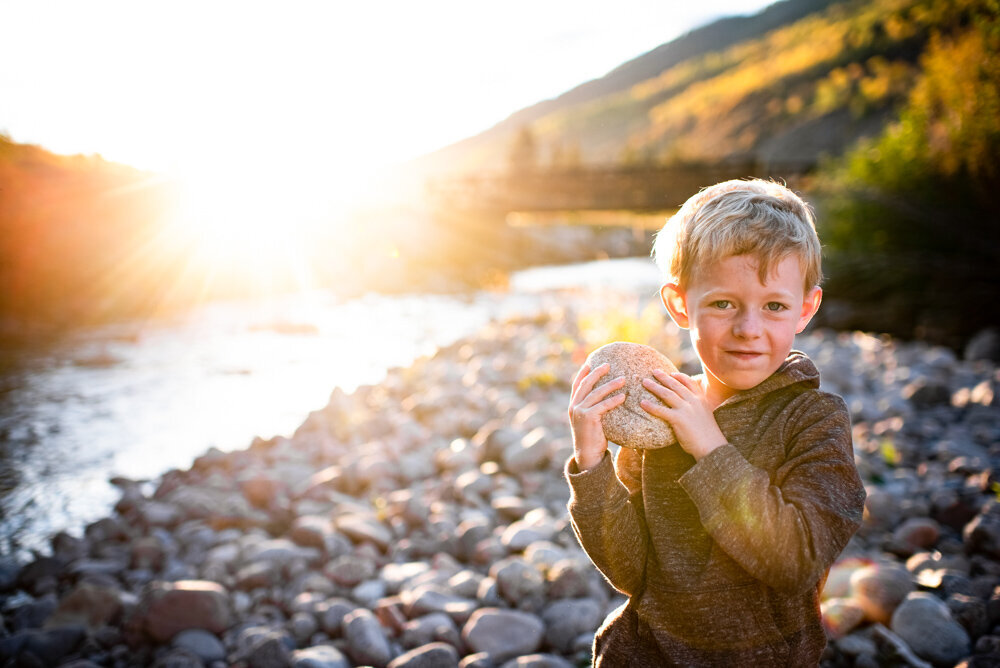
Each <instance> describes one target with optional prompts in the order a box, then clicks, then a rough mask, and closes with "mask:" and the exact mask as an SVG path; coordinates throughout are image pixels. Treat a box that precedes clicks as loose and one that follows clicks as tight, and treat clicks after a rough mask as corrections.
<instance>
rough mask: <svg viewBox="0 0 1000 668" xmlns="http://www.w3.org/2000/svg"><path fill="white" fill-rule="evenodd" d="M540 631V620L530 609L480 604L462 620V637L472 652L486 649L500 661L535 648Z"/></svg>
mask: <svg viewBox="0 0 1000 668" xmlns="http://www.w3.org/2000/svg"><path fill="white" fill-rule="evenodd" d="M544 633H545V624H544V622H542V620H540V619H539V618H538V617H536V616H535V615H532V614H530V613H527V612H521V611H519V610H503V609H500V608H481V609H479V610H476V611H475V612H474V613H472V617H470V618H469V621H467V622H466V623H465V626H464V627H463V628H462V639H463V640H464V641H465V643H466V645H467V646H468V647H469V649H471V650H472V652H474V653H475V652H486V653H488V654H489V655H490V658H491V659H492V660H494V661H496V662H501V661H506V660H507V659H510V658H513V657H516V656H522V655H524V654H531V653H532V652H534V651H536V650H537V649H538V648H539V647H541V644H542V638H543V636H544Z"/></svg>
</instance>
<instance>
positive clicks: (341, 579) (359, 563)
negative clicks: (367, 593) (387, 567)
mask: <svg viewBox="0 0 1000 668" xmlns="http://www.w3.org/2000/svg"><path fill="white" fill-rule="evenodd" d="M376 572H377V567H376V565H375V561H374V560H373V559H369V558H366V557H363V556H358V555H347V554H345V555H344V556H342V557H337V558H336V559H334V560H333V561H331V562H330V563H328V564H327V565H326V566H324V567H323V574H324V575H326V576H327V577H328V578H330V579H331V580H332V581H333V582H335V583H337V584H339V585H341V586H343V587H355V586H357V585H359V584H361V583H362V582H364V581H365V580H369V579H371V578H372V577H374V576H375V573H376Z"/></svg>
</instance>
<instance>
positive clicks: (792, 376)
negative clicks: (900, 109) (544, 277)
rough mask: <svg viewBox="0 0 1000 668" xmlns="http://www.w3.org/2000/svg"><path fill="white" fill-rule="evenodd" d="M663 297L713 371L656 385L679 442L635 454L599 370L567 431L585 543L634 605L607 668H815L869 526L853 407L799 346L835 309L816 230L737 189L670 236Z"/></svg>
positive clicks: (612, 622)
mask: <svg viewBox="0 0 1000 668" xmlns="http://www.w3.org/2000/svg"><path fill="white" fill-rule="evenodd" d="M654 255H655V257H656V261H657V264H658V265H659V266H660V268H661V270H662V271H663V273H664V275H665V277H666V284H665V285H664V286H663V287H662V289H661V291H660V294H661V297H662V299H663V303H664V305H665V306H666V309H667V311H668V312H669V313H670V316H671V318H673V320H674V321H675V322H676V323H677V324H678V325H679V326H680V327H682V328H685V329H688V330H690V334H691V341H692V343H693V344H694V348H695V350H696V352H697V354H698V357H699V359H700V360H701V364H702V369H703V371H704V373H702V374H699V375H697V376H694V377H690V376H686V375H684V374H682V373H674V374H670V375H668V374H666V373H663V372H662V371H657V372H654V374H653V377H652V378H649V379H646V380H644V381H643V384H644V386H645V387H646V389H648V390H649V391H650V392H651V393H652V394H653V395H655V396H656V397H657V398H658V399H659V400H660V401H659V402H651V401H645V402H643V403H642V407H643V409H644V410H645V411H646V412H648V413H649V414H650V415H653V416H655V417H656V418H659V419H662V420H666V421H667V422H668V423H669V424H670V426H671V427H672V428H673V430H674V433H675V435H676V436H677V441H678V444H679V445H677V444H675V445H670V446H667V447H663V448H659V449H652V450H631V449H627V448H622V449H621V450H620V452H619V455H618V457H617V459H616V461H615V462H614V464H613V465H612V460H611V457H610V456H609V455H608V454H607V449H608V441H607V438H606V437H605V435H604V431H603V429H602V427H601V416H602V415H603V414H604V413H605V412H607V411H609V410H611V409H612V408H614V407H615V406H617V405H619V404H620V403H622V401H624V398H625V395H624V393H620V394H616V395H614V396H610V395H611V393H612V392H614V391H615V390H617V389H620V388H621V387H622V386H623V384H624V379H622V378H619V379H615V380H612V381H610V382H607V383H605V384H604V385H601V386H600V387H596V389H595V386H596V384H597V382H598V380H599V379H600V378H601V377H602V376H604V375H605V374H606V373H607V372H608V367H607V365H601V366H600V367H598V368H596V369H590V368H588V367H587V366H584V367H583V368H582V369H580V372H579V374H578V375H577V377H576V379H575V381H574V383H573V391H572V398H571V399H570V407H569V417H570V422H571V426H572V430H573V446H574V456H573V458H572V459H570V460H569V462H568V464H567V468H566V477H567V479H568V480H569V484H570V488H571V498H570V502H569V510H570V516H571V519H572V522H573V528H574V530H575V531H576V535H577V538H578V539H579V541H580V543H581V545H582V546H583V547H584V549H585V550H586V551H587V554H588V555H589V556H590V558H591V560H593V562H594V564H595V565H596V566H597V568H598V569H600V571H601V573H603V574H604V576H605V577H606V578H607V579H608V581H609V582H610V583H611V584H612V586H614V587H615V588H616V589H617V590H619V591H621V592H622V593H624V594H626V595H627V596H628V602H627V603H626V604H625V605H624V606H622V607H621V608H619V609H618V610H616V611H614V612H613V613H612V614H611V615H609V617H608V618H607V619H606V620H605V622H604V625H603V626H602V627H601V628H600V630H598V632H597V636H596V638H595V640H594V665H596V666H629V667H643V666H706V665H712V666H715V665H725V666H810V665H812V666H815V665H817V664H818V662H819V658H820V655H821V653H822V651H823V648H824V646H825V644H826V637H825V634H824V632H823V628H822V625H821V618H820V611H819V593H820V590H821V588H822V581H823V579H824V578H825V574H826V572H827V570H828V569H829V567H830V565H831V564H832V563H833V561H834V559H835V558H836V557H837V555H838V554H839V553H840V551H841V550H842V549H843V548H844V546H845V545H846V544H847V541H848V540H849V539H850V537H851V535H852V534H853V533H854V531H855V530H856V529H857V527H858V525H859V524H860V522H861V512H862V506H863V504H864V498H865V493H864V488H863V487H862V484H861V480H860V479H859V477H858V473H857V469H856V468H855V466H854V457H853V448H852V444H851V421H850V417H849V415H848V412H847V407H846V405H845V404H844V402H843V400H842V399H841V398H840V397H838V396H836V395H833V394H828V393H826V392H821V391H820V390H819V389H817V388H818V387H819V373H818V371H817V370H816V367H815V366H814V365H813V363H812V362H811V361H810V360H809V358H808V357H806V356H805V355H804V354H802V353H801V352H798V351H793V350H792V343H793V340H794V338H795V334H797V333H799V332H801V331H802V330H803V329H804V328H805V326H806V325H807V324H808V323H809V320H810V319H811V318H812V316H813V315H814V314H815V313H816V310H817V309H818V308H819V304H820V299H821V297H822V290H821V289H820V287H819V282H820V245H819V239H818V238H817V236H816V230H815V226H814V223H813V216H812V213H811V211H810V209H809V207H808V205H806V204H805V203H804V202H803V201H802V200H801V199H799V197H797V196H796V195H795V194H794V193H792V192H791V191H790V190H788V189H787V188H785V187H784V186H782V185H779V184H776V183H772V182H768V181H761V180H754V181H727V182H725V183H720V184H717V185H715V186H712V187H711V188H708V189H706V190H703V191H702V192H700V193H698V194H697V195H695V196H694V197H692V198H691V199H689V200H688V201H687V202H686V203H685V204H684V206H683V207H682V208H681V209H680V211H678V212H677V214H675V215H674V216H673V217H672V218H671V219H670V220H669V221H668V222H667V224H666V225H665V226H664V228H663V230H661V231H660V233H659V235H658V236H657V239H656V243H655V245H654Z"/></svg>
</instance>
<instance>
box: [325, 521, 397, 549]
mask: <svg viewBox="0 0 1000 668" xmlns="http://www.w3.org/2000/svg"><path fill="white" fill-rule="evenodd" d="M335 524H336V527H337V530H338V531H340V532H342V533H343V534H344V535H346V536H347V537H348V538H350V539H351V540H353V541H354V542H356V543H362V542H366V541H367V542H371V543H374V544H375V545H377V546H378V548H379V549H381V550H385V549H387V548H388V547H389V544H390V543H391V542H392V532H391V531H389V529H387V528H386V527H385V525H384V524H382V523H381V522H379V521H378V520H376V519H375V518H374V517H368V516H365V515H359V514H349V515H343V516H341V517H338V518H337V519H336V521H335Z"/></svg>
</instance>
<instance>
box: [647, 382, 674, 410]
mask: <svg viewBox="0 0 1000 668" xmlns="http://www.w3.org/2000/svg"><path fill="white" fill-rule="evenodd" d="M642 386H643V387H644V388H646V389H647V390H648V391H649V393H650V394H652V395H653V396H654V397H656V398H658V399H659V400H660V401H664V402H666V403H667V404H669V403H670V402H671V401H674V400H676V399H677V397H678V394H677V392H676V391H675V390H674V389H673V388H670V387H666V386H664V385H660V384H659V383H657V382H656V381H655V380H650V379H649V378H643V379H642Z"/></svg>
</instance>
